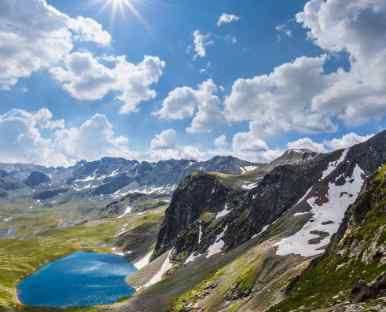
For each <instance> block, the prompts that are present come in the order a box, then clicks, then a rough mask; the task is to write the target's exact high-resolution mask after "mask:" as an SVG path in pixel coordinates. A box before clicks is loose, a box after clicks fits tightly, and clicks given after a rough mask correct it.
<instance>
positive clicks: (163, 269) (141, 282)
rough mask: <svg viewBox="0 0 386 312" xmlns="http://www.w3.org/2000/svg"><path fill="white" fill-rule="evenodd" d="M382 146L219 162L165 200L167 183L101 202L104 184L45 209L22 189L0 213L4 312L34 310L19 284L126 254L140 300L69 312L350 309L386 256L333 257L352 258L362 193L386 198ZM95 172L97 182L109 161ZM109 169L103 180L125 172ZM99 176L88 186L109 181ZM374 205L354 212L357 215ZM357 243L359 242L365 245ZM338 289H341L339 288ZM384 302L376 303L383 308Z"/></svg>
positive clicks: (385, 149)
mask: <svg viewBox="0 0 386 312" xmlns="http://www.w3.org/2000/svg"><path fill="white" fill-rule="evenodd" d="M384 142H386V132H381V133H379V134H378V135H376V136H374V137H373V138H371V139H370V140H369V141H367V142H364V143H361V144H359V145H356V146H353V147H351V148H349V149H346V150H338V151H336V152H332V153H328V154H311V155H312V156H311V157H310V156H307V157H303V156H302V155H301V154H302V153H308V152H307V151H296V152H294V151H292V152H287V153H286V154H284V155H283V156H282V157H281V158H280V159H278V160H277V161H274V162H272V163H271V164H254V165H253V166H249V167H248V169H249V170H246V169H243V168H242V167H240V166H239V167H237V165H234V164H232V162H235V163H237V164H240V163H241V161H238V160H235V159H234V158H223V159H221V160H220V158H216V159H215V160H212V161H209V163H212V164H213V163H215V164H217V165H218V164H219V163H220V164H221V165H220V166H219V167H218V168H216V167H215V166H213V165H212V166H211V167H210V168H208V169H209V170H208V171H201V170H199V171H193V172H191V173H189V174H187V175H186V176H185V175H184V174H183V175H181V177H180V180H179V182H178V186H177V187H176V188H175V190H173V191H166V190H167V188H168V186H169V185H170V181H169V180H165V181H164V182H163V183H165V184H163V185H162V184H158V185H157V189H153V190H152V191H149V192H146V193H144V192H138V190H137V189H130V188H127V186H121V189H118V190H117V191H115V192H114V193H113V194H104V195H95V192H94V190H96V189H99V188H100V184H99V183H100V182H97V183H96V184H95V185H93V186H92V187H91V189H90V190H88V191H87V192H88V193H87V194H89V195H85V194H84V193H83V194H82V196H79V193H78V191H76V190H75V191H66V192H64V193H62V192H59V193H56V194H55V195H53V196H50V197H49V198H48V199H39V200H36V199H34V196H35V195H34V194H35V193H36V191H35V190H32V192H30V193H28V188H26V187H23V188H22V189H23V196H20V197H16V196H15V193H14V192H12V191H10V190H8V193H9V195H8V196H7V197H5V198H3V199H2V204H1V209H0V213H1V222H0V229H2V232H1V233H2V237H1V239H0V270H1V274H0V277H1V281H0V283H1V285H2V287H1V290H0V305H1V306H2V307H4V308H5V309H6V310H5V311H30V310H31V309H32V310H31V311H35V310H36V309H35V310H34V309H33V307H28V306H24V305H23V304H22V303H21V302H19V299H18V296H17V293H16V289H17V285H18V283H19V282H20V281H21V280H22V279H23V278H25V277H26V276H29V275H30V274H32V273H34V272H35V271H36V270H37V269H39V268H41V267H42V266H44V265H45V264H47V263H50V262H51V261H53V260H57V259H60V258H62V257H64V256H68V255H71V254H73V253H75V252H80V251H81V252H82V251H83V252H97V253H115V254H118V255H120V256H123V257H124V258H125V259H126V261H128V262H131V263H132V264H134V265H135V266H136V268H137V269H138V271H137V272H134V273H131V274H130V275H129V276H128V277H127V278H126V283H127V285H129V286H131V287H134V288H135V289H136V291H135V293H134V294H133V295H132V297H130V298H123V299H122V300H120V301H119V302H117V303H114V304H110V305H104V306H103V305H100V306H94V307H86V308H82V309H80V308H78V309H76V308H75V307H74V308H73V309H72V310H71V308H68V309H66V311H86V312H89V311H98V312H99V311H106V312H107V311H111V312H121V311H122V312H123V311H125V312H126V311H133V312H134V311H135V312H139V311H141V312H142V311H143V312H152V311H154V312H159V311H165V312H187V311H189V312H190V311H192V312H193V311H205V312H206V311H208V312H217V311H221V312H223V311H224V312H225V311H290V310H294V309H296V308H297V307H300V308H302V307H303V308H302V309H303V310H304V307H306V310H307V311H308V310H309V311H312V310H314V309H316V308H327V307H329V306H334V304H339V302H346V301H347V300H349V298H350V291H351V289H353V288H354V286H355V285H356V283H358V282H359V281H361V280H365V281H367V282H371V281H373V280H374V279H376V278H377V277H379V276H380V274H382V273H383V272H385V269H386V268H385V267H384V265H383V264H382V263H383V261H384V254H383V252H381V253H379V254H378V253H377V252H375V251H374V250H372V251H371V252H372V253H373V254H374V253H376V254H377V257H378V258H377V260H376V263H377V264H372V263H371V262H370V263H360V262H358V263H357V262H355V261H359V260H355V261H354V260H353V261H354V262H353V263H351V262H349V264H347V265H346V264H345V263H346V262H342V261H347V260H344V259H346V256H343V258H341V256H340V258H336V257H335V256H334V257H331V258H329V257H330V256H329V254H330V253H331V250H332V248H340V249H342V250H344V248H343V247H340V243H339V244H338V243H337V240H339V238H336V237H335V233H336V232H338V234H337V235H338V236H339V235H341V237H345V236H344V235H345V234H343V233H344V231H346V229H347V227H348V226H347V225H346V224H347V222H348V220H349V218H350V217H349V215H348V214H347V211H350V209H356V208H355V207H357V206H358V205H359V206H360V205H361V202H362V201H363V199H362V198H367V197H366V196H367V195H366V194H367V193H366V192H367V191H366V190H362V187H366V188H369V187H372V188H371V189H369V191H368V192H369V194H374V196H377V198H378V197H379V196H383V195H382V194H384V188H383V186H384V174H385V169H384V167H382V165H383V163H384V162H385V160H386V145H385V144H384ZM296 153H300V154H298V155H297V156H296ZM307 155H308V154H307ZM114 162H115V161H113V163H114ZM229 162H230V163H229ZM87 166H88V164H83V165H82V167H87ZM93 166H94V167H93V172H99V171H98V170H101V169H100V168H106V160H103V161H101V162H100V163H97V164H94V165H93ZM95 166H96V167H95ZM99 166H102V167H99ZM108 166H110V164H109V165H108ZM224 166H225V167H224ZM155 167H157V166H155ZM122 168H123V169H122V170H125V169H124V167H122ZM224 168H225V169H224ZM379 168H381V169H379ZM23 170H25V169H23ZM45 170H47V169H45ZM66 170H68V169H66ZM103 170H106V169H103ZM109 170H110V173H109V171H107V172H104V173H103V175H111V172H114V171H116V170H117V169H116V168H115V167H114V166H112V167H109ZM169 170H172V171H173V172H174V171H175V168H174V167H171V168H169ZM87 174H89V172H88V173H87ZM154 174H155V175H157V174H158V172H157V171H156V172H155V173H154ZM10 175H11V176H12V175H13V176H14V177H15V176H18V175H20V173H18V174H16V173H15V172H12V171H10V172H9V173H7V176H8V177H9V176H10ZM97 176H98V174H97V173H96V174H94V175H93V176H92V178H86V180H88V181H91V180H92V179H93V180H96V181H103V179H100V180H98V178H96V177H97ZM367 177H370V178H369V179H370V180H369V181H367V179H368V178H367ZM104 179H108V178H104ZM68 181H75V180H73V179H71V178H70V179H69V180H68ZM151 181H153V180H151ZM154 181H155V179H154ZM158 181H160V180H158ZM365 181H366V182H365ZM374 181H375V182H374ZM45 183H47V182H42V183H39V186H38V187H39V192H40V194H41V193H42V192H45V190H49V189H52V185H50V184H45ZM67 183H72V182H67ZM74 183H79V181H77V182H74ZM88 183H89V182H88ZM102 183H104V182H102ZM157 183H159V182H157ZM369 185H370V186H369ZM373 185H375V186H373ZM146 187H147V188H148V189H149V186H146ZM151 187H155V185H152V186H151ZM136 188H137V186H136ZM15 192H19V190H18V189H17V190H15ZM377 200H378V201H377V203H376V204H375V206H376V207H378V208H377V209H380V210H375V211H374V212H372V211H371V212H369V219H366V218H365V219H364V220H365V221H363V222H365V223H366V227H364V226H361V225H358V226H359V229H358V233H367V231H375V232H374V233H377V234H376V236H377V237H380V240H377V241H376V242H374V244H375V245H374V244H373V245H372V246H374V247H373V248H376V250H383V249H382V248H383V247H382V246H384V243H385V242H384V241H382V239H381V238H382V237H384V236H382V235H384V225H385V221H384V213H383V212H382V209H381V208H382V205H384V202H383V199H382V198H380V199H377ZM359 206H358V207H359ZM350 207H352V208H350ZM366 207H367V206H364V207H363V208H361V206H360V208H357V209H358V211H361V212H360V215H361V216H362V215H363V214H365V215H366V212H365V210H366V209H367V208H366ZM372 215H374V217H370V216H372ZM375 215H376V216H377V217H375ZM367 228H368V229H367ZM339 233H340V234H339ZM370 233H372V232H370ZM374 233H373V234H366V235H370V236H371V237H372V236H374V235H375V234H374ZM382 233H383V234H382ZM342 235H343V236H342ZM350 235H351V234H350ZM361 235H363V234H360V235H359V236H358V239H359V240H363V239H364V237H366V236H361ZM345 239H346V240H347V238H345ZM330 241H331V245H329V243H330ZM336 244H338V245H336ZM360 244H361V243H360ZM360 244H359V245H358V243H357V245H358V246H360ZM333 246H339V247H333ZM355 248H356V247H355ZM340 252H341V251H339V253H340ZM342 252H343V251H342ZM357 253H358V254H362V253H363V251H357ZM367 257H368V256H367ZM337 267H339V268H341V267H344V269H343V268H342V269H337ZM335 270H337V273H334V274H332V275H331V276H330V274H331V273H330V272H331V271H335ZM314 271H315V272H314ZM313 274H316V275H317V276H318V277H319V279H316V280H315V278H314V277H313ZM339 274H340V275H339ZM346 275H349V276H351V278H350V279H344V276H346ZM321 276H323V278H322V277H321ZM335 279H341V280H342V281H343V280H344V283H342V284H336V285H335V286H334V287H335V288H334V287H332V286H331V285H330V284H331V283H334V280H335ZM380 287H383V286H380ZM337 293H339V294H340V295H339V296H340V297H336V296H335V295H336V294H337ZM381 293H382V292H381ZM332 297H334V299H333V298H332ZM335 297H336V298H335ZM312 298H319V299H317V300H314V299H312ZM376 298H377V297H371V298H370V299H371V300H375V301H374V302H375V303H374V304H379V303H378V302H379V301H377V300H378V299H376ZM345 300H346V301H345ZM366 300H367V299H366ZM372 302H373V301H372ZM326 303H328V306H326V305H325V304H326ZM358 304H361V303H358ZM369 304H370V303H369ZM39 309H40V310H39ZM41 309H42V308H38V309H37V311H39V312H40V311H42V310H41ZM74 309H75V310H74ZM303 310H302V311H303ZM47 311H48V310H47ZM50 311H54V310H52V309H51V310H50Z"/></svg>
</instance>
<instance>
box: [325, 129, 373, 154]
mask: <svg viewBox="0 0 386 312" xmlns="http://www.w3.org/2000/svg"><path fill="white" fill-rule="evenodd" d="M372 136H373V134H369V135H364V136H361V135H358V134H356V133H354V132H351V133H348V134H346V135H344V136H342V137H341V138H334V139H332V140H330V141H327V142H325V143H324V144H325V145H326V147H327V148H328V149H330V150H338V149H344V148H348V147H351V146H353V145H356V144H359V143H362V142H365V141H367V140H369V139H370V138H371V137H372Z"/></svg>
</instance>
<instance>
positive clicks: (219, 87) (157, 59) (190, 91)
mask: <svg viewBox="0 0 386 312" xmlns="http://www.w3.org/2000/svg"><path fill="white" fill-rule="evenodd" d="M115 1H117V0H115ZM118 1H119V0H118ZM122 1H123V2H124V1H129V3H130V5H132V6H133V7H135V9H136V10H137V12H138V13H139V14H140V15H141V18H138V17H137V16H135V14H133V12H131V11H130V10H129V9H128V8H126V9H124V10H121V11H119V12H117V14H116V15H115V16H114V17H113V16H112V5H113V4H111V5H107V6H105V5H106V2H107V0H106V1H104V0H82V1H64V0H48V1H45V0H32V1H31V3H32V4H31V5H30V6H29V5H26V6H24V7H23V8H17V7H15V6H17V4H12V1H11V0H6V1H5V4H3V6H8V7H7V9H3V10H2V12H3V13H0V34H3V35H7V34H9V33H11V34H12V33H13V32H14V35H15V36H16V37H15V38H16V39H17V36H19V38H18V40H16V39H15V38H14V39H15V43H12V42H11V43H12V44H11V43H10V44H9V45H8V46H7V44H4V43H3V44H0V55H1V56H3V57H2V59H5V60H6V61H9V62H8V63H7V64H11V65H13V64H16V65H15V66H11V65H8V67H9V68H8V67H6V68H5V70H4V71H5V73H6V74H4V76H5V77H2V76H1V75H0V86H2V90H0V98H1V100H2V101H1V102H2V105H1V106H0V115H2V119H1V118H0V129H1V121H2V120H3V121H4V124H5V125H8V128H9V125H10V124H12V125H14V124H15V120H16V121H17V122H19V124H18V125H19V126H20V122H22V123H23V127H22V128H23V129H24V128H25V129H24V130H23V129H21V128H18V127H19V126H18V127H15V131H13V132H12V131H8V132H10V133H9V134H8V132H5V134H3V135H2V134H0V141H3V143H4V146H6V143H9V142H15V139H16V141H17V142H19V143H14V145H15V149H14V151H13V150H10V151H8V152H7V153H3V155H2V154H1V153H0V161H8V162H9V161H13V160H14V161H22V162H29V161H31V162H38V163H48V164H54V165H56V164H61V163H63V164H66V165H67V164H70V163H73V162H75V161H78V160H80V159H83V158H85V159H90V160H91V159H94V158H98V157H102V156H105V155H107V156H124V157H130V158H143V159H150V160H157V159H162V158H168V157H171V158H209V157H211V156H213V155H215V154H234V155H236V156H239V157H243V158H247V159H250V160H255V161H269V160H271V159H272V158H274V157H276V156H278V155H280V153H281V152H282V151H283V150H285V149H286V148H288V147H292V148H303V147H304V148H312V149H316V150H318V151H329V150H332V149H336V148H341V147H347V146H349V145H350V144H354V143H357V142H360V141H361V140H364V139H366V138H367V137H368V135H371V134H372V133H374V132H376V131H379V130H381V129H383V128H384V122H385V119H384V113H385V111H386V109H385V106H386V103H385V102H384V98H385V97H384V93H382V92H378V91H379V90H381V89H382V87H383V86H379V85H377V83H376V75H375V74H374V79H372V78H373V77H370V78H368V80H369V81H368V82H367V85H366V86H364V85H359V86H356V85H355V83H358V81H359V80H361V79H362V78H366V79H367V76H366V73H365V71H364V70H363V68H364V67H363V68H362V67H361V66H362V64H361V58H363V59H365V57H368V56H369V55H371V56H373V58H374V60H377V63H376V64H375V61H374V68H375V67H376V68H378V69H379V67H380V66H379V64H381V65H382V66H385V67H386V64H385V61H384V58H383V56H382V55H383V52H384V51H385V50H386V48H385V46H384V45H379V46H376V47H371V46H370V44H369V43H368V42H367V39H368V38H372V39H375V40H378V39H382V38H383V39H384V38H385V30H384V29H383V30H381V29H376V27H378V28H379V27H380V26H377V25H382V24H379V23H378V24H376V22H377V18H379V19H380V20H381V19H382V18H383V17H384V14H385V12H384V10H386V9H385V6H384V5H382V1H376V0H373V1H369V2H368V3H366V4H363V5H357V6H351V5H347V1H346V0H330V1H328V3H324V1H322V0H311V1H307V0H299V1H290V0H286V1H280V2H279V1H270V0H259V1H255V0H243V1H239V0H216V1H203V0H194V1H193V0H174V1H166V0H165V1H162V0H122ZM35 4H36V5H35ZM103 6H105V8H104V9H103V10H102V7H103ZM123 6H124V4H123ZM323 6H325V7H324V8H323ZM0 7H1V5H0ZM340 7H342V10H341V11H340V12H341V16H333V14H330V15H326V16H327V17H328V18H329V19H327V22H331V25H337V24H338V25H345V21H346V19H347V20H349V21H350V22H353V20H350V19H351V18H352V16H353V15H354V16H359V17H360V18H357V19H355V21H356V22H357V23H358V25H351V29H349V28H347V29H345V28H344V26H342V27H343V28H340V29H339V31H340V32H342V34H343V35H342V36H341V37H339V36H338V35H337V29H334V28H333V27H325V28H323V27H321V26H320V25H318V21H319V22H320V20H322V18H323V14H326V12H327V13H328V12H329V10H330V11H331V12H333V10H336V9H337V8H340ZM51 10H54V12H55V14H56V15H57V16H55V18H52V17H47V16H49V12H50V11H51ZM368 10H370V11H371V12H373V13H374V16H371V18H370V17H369V16H366V15H365V14H362V13H363V12H367V11H368ZM18 11H22V13H23V14H25V15H24V16H27V18H25V20H24V21H23V20H22V19H21V18H20V16H18V14H16V13H15V12H18ZM303 11H304V12H308V13H310V14H308V15H305V17H303V19H302V18H300V17H299V15H298V17H296V16H297V14H298V13H299V12H303ZM311 13H312V14H311ZM29 14H30V15H29ZM223 14H228V15H229V16H230V15H232V16H233V18H234V20H233V21H231V22H229V23H223V24H222V25H221V26H219V25H218V21H219V18H220V16H222V15H223ZM370 15H371V14H370ZM28 16H29V17H28ZM80 16H81V17H84V18H86V17H87V18H90V19H92V22H90V20H87V21H86V20H85V19H82V20H80V19H79V18H78V17H80ZM229 16H228V17H229ZM34 19H36V21H37V22H36V23H35V22H34ZM318 19H319V20H318ZM3 21H6V22H8V23H9V21H11V22H10V23H11V25H12V26H7V25H9V24H7V23H3ZM74 21H76V22H74ZM355 21H354V22H355ZM40 22H41V23H42V25H43V26H40V28H39V27H38V25H37V24H38V23H40ZM363 22H365V24H364V23H363ZM372 22H373V23H374V25H375V26H374V27H370V26H371V25H370V26H369V27H367V28H366V27H364V25H365V26H366V25H369V24H370V23H372ZM333 23H335V24H333ZM346 24H348V23H346ZM68 25H72V26H68ZM74 25H76V26H74ZM95 25H98V27H99V28H91V26H92V27H95ZM327 26H328V25H327ZM23 27H25V30H24V32H23ZM34 27H36V29H34ZM356 27H358V28H356ZM329 28H330V29H329ZM363 28H365V29H364V30H363ZM18 29H21V31H18ZM27 29H28V31H27ZM30 29H31V35H30V34H29V30H30ZM362 30H363V31H362ZM59 32H60V33H59ZM195 32H196V34H197V37H200V38H199V39H201V40H202V43H203V46H202V47H201V48H202V49H204V54H205V55H201V56H195V54H196V53H197V52H196V50H197V49H199V48H200V47H197V42H196V44H195V43H194V35H193V34H194V33H195ZM334 32H335V34H334ZM350 32H351V33H350ZM67 33H69V34H70V35H69V34H67ZM58 34H60V36H63V39H60V40H61V42H66V40H68V42H66V43H68V46H63V47H60V50H59V48H58V42H55V41H53V42H50V40H51V38H52V37H53V36H57V35H58ZM90 34H92V36H91V35H90ZM45 36H46V37H45ZM69 36H71V37H69ZM20 38H21V39H22V40H21V39H20ZM34 38H47V39H44V42H43V43H39V41H37V42H36V45H42V47H38V48H35V47H34ZM39 40H40V39H39ZM42 40H43V39H42ZM107 41H108V42H107ZM20 42H22V43H20ZM25 42H27V43H25ZM366 44H368V49H367V48H366V49H364V48H363V47H367V46H366ZM50 45H52V46H50ZM71 45H72V46H71ZM11 48H12V49H19V48H20V50H23V51H27V53H30V54H28V55H27V57H26V58H25V59H24V58H23V56H22V55H21V54H20V56H19V54H18V52H16V53H8V51H13V50H11ZM29 49H30V50H31V51H30V52H29ZM50 49H51V50H50ZM56 49H57V51H59V54H60V53H62V54H61V56H60V57H59V56H58V57H56V56H52V60H51V59H49V61H47V62H45V60H44V59H43V60H39V57H41V55H44V54H45V53H47V55H49V56H50V57H51V52H50V51H55V53H56V55H57V54H58V52H57V51H56ZM195 49H196V50H195ZM35 50H36V51H35ZM2 51H3V55H2ZM119 56H124V57H125V58H126V59H125V61H124V64H125V66H126V65H127V64H130V65H128V66H127V67H125V68H124V69H122V71H120V72H119V73H118V71H112V72H108V73H106V72H107V71H109V70H111V69H114V66H116V64H118V63H119V64H121V63H122V62H121V63H120V61H118V58H117V57H119ZM145 56H151V57H153V59H151V64H150V65H149V64H147V63H146V64H144V65H143V67H140V66H139V67H133V66H137V65H138V64H140V63H141V62H143V60H144V58H145ZM103 57H104V58H103ZM354 57H355V59H356V61H355V64H354V61H352V59H353V58H354ZM42 58H43V57H42ZM107 58H110V59H109V60H107ZM30 59H31V60H33V61H31V63H33V62H34V61H35V59H36V62H34V63H33V64H34V65H33V66H32V65H30V64H26V60H30ZM86 59H87V62H89V63H88V65H87V66H88V67H87V68H86V67H83V70H84V72H86V71H88V74H87V75H85V76H84V77H83V76H82V75H83V74H82V73H83V72H82V67H81V65H79V64H81V63H80V62H81V61H82V62H84V61H85V60H86ZM72 61H74V64H78V65H77V66H78V69H76V70H75V69H74V67H71V68H70V65H68V64H69V63H70V62H72ZM75 61H76V62H77V63H76V62H75ZM18 62H19V63H18ZM66 62H67V63H66ZM45 63H47V64H45ZM66 64H67V65H66ZM71 64H72V63H71ZM99 65H101V66H103V69H101V71H103V75H104V76H103V77H102V76H100V77H98V79H99V80H98V81H96V80H92V81H91V78H90V77H92V79H94V77H93V73H95V72H96V71H97V70H96V69H97V66H99ZM82 66H84V64H83V65H82ZM382 66H381V67H382ZM20 68H21V69H23V70H24V71H23V70H20ZM98 68H99V69H100V68H102V67H98ZM134 68H135V70H138V72H136V75H135V76H133V75H134V74H132V70H133V71H134ZM144 68H145V69H144ZM278 68H279V69H278ZM143 69H144V70H149V71H150V73H148V75H149V76H146V75H147V74H146V73H144V72H143V71H142V70H143ZM18 70H20V71H19V72H18ZM124 70H125V71H126V72H123V71H124ZM12 71H15V72H16V73H13V72H12ZM319 71H322V72H319ZM309 73H313V74H312V75H311V74H309ZM7 75H8V76H7ZM69 75H71V77H70V78H69ZM101 75H102V74H101ZM267 75H268V76H267ZM309 75H310V76H309ZM361 75H363V77H362V76H361ZM372 75H373V74H372ZM380 75H381V73H380ZM81 76H82V77H81ZM117 76H119V77H121V78H119V79H117V81H115V80H114V79H115V78H116V77H117ZM10 77H12V78H13V81H12V82H10V81H11V78H10ZM15 77H16V78H15ZM149 77H151V78H149ZM141 79H143V80H144V81H145V80H146V79H150V80H151V82H149V83H141V84H140V85H137V81H138V80H141ZM248 79H250V80H248ZM112 80H114V82H113V83H112V82H111V81H112ZM118 80H119V81H118ZM126 80H128V81H130V82H129V83H128V84H129V87H127V86H126V85H125V81H126ZM74 81H76V84H75V85H71V86H70V87H68V85H69V84H72V83H73V82H74ZM101 81H102V82H101ZM351 81H352V83H351ZM203 83H204V84H203ZM205 83H206V84H205ZM201 84H202V89H201V91H199V90H198V89H199V86H200V85H201ZM66 85H67V87H66ZM204 85H205V88H206V89H205V90H204ZM236 85H239V86H240V89H238V90H235V86H236ZM347 86H351V87H350V88H349V90H346V88H347ZM69 88H70V89H71V88H75V89H71V90H72V91H71V90H70V91H69ZM85 88H86V89H87V88H89V89H88V90H85ZM183 88H184V89H183ZM232 88H233V89H232ZM297 88H299V90H297ZM295 89H296V90H295ZM106 90H107V91H106ZM353 90H359V91H361V92H359V91H358V92H359V93H360V94H358V93H357V94H352V93H353V92H352V91H353ZM173 91H175V92H173ZM362 91H363V92H362ZM99 92H100V93H99ZM124 92H126V93H125V95H126V96H127V97H126V101H128V100H127V98H130V99H132V98H133V97H138V96H140V97H141V99H140V100H138V101H136V103H135V105H134V106H135V107H136V109H133V108H132V106H133V105H132V100H131V102H130V103H131V104H130V105H131V106H130V107H131V108H130V109H129V111H127V110H126V111H125V112H124V113H122V111H121V112H120V110H121V107H122V106H123V104H122V102H123V101H120V100H117V99H116V96H119V95H122V94H123V93H124ZM149 92H152V94H151V95H149ZM369 92H372V93H373V95H374V94H376V95H377V98H374V97H373V96H369V94H368V93H369ZM153 93H154V94H153ZM138 94H140V95H138ZM352 99H355V101H358V103H354V102H355V101H353V100H352ZM167 103H169V104H167ZM170 103H171V104H170ZM202 103H204V104H202ZM168 105H169V106H168ZM295 106H296V107H295ZM43 108H44V109H47V111H48V112H49V113H48V115H49V116H48V117H47V116H46V117H45V118H46V119H47V120H50V121H51V122H54V121H61V122H62V123H63V124H64V125H63V124H62V125H61V126H60V127H56V126H55V127H51V126H49V127H47V126H42V125H41V124H39V122H40V121H35V119H36V117H35V115H36V112H39V110H41V109H43ZM364 108H365V109H364ZM14 109H18V111H17V113H15V111H13V113H12V114H11V116H9V113H10V112H12V110H14ZM162 109H163V110H162ZM176 109H178V110H184V109H187V110H188V111H185V112H182V111H181V112H178V113H177V115H178V116H177V115H176V114H174V115H173V113H172V110H174V111H175V110H176ZM159 111H163V112H164V113H163V114H161V115H162V117H161V116H160V115H156V114H155V112H159ZM287 112H288V113H287ZM23 113H28V114H30V115H29V116H28V117H26V115H25V114H24V115H23ZM96 114H97V115H96ZM21 115H23V116H22V117H21ZM46 115H47V113H46ZM197 115H199V116H198V117H197ZM215 115H218V116H215ZM260 115H261V116H264V118H260V117H259V116H260ZM95 116H99V117H101V116H103V118H94V117H95ZM173 116H174V117H173ZM219 116H220V117H219ZM362 117H363V118H362ZM23 118H24V119H23ZM93 118H94V119H93ZM11 119H12V120H11ZM102 119H103V121H101V123H102V124H103V125H101V124H98V123H97V122H95V123H90V122H89V123H88V124H87V121H90V120H93V121H95V120H99V121H98V122H100V120H102ZM195 119H196V121H194V120H195ZM31 120H34V121H31ZM39 120H40V119H39ZM192 120H193V123H195V126H191V125H192ZM5 122H7V123H5ZM12 122H13V123H12ZM25 124H28V125H27V126H25ZM82 125H83V126H84V127H83V128H82ZM87 125H88V126H89V128H93V129H95V131H94V130H92V129H91V130H90V131H89V132H87V135H86V134H84V133H83V132H82V131H84V132H86V130H87V131H88V130H89V128H87V127H86V126H87ZM106 127H107V130H106ZM27 128H28V129H27ZM189 128H191V129H193V130H187V129H189ZM82 129H83V130H82ZM84 129H86V130H84ZM23 131H27V133H28V134H27V135H26V134H25V133H23ZM93 131H94V132H93ZM98 131H101V133H103V134H102V135H101V134H100V133H98ZM106 131H107V132H109V133H107V132H106ZM35 132H36V133H35ZM31 133H32V134H31ZM91 133H95V137H93V136H92V135H91ZM106 133H107V134H106ZM6 135H8V137H7V136H6ZM1 136H2V137H3V138H2V139H1ZM20 136H22V137H23V138H28V136H31V137H30V138H29V139H28V142H30V141H31V140H32V141H33V144H32V145H26V147H25V148H21V146H20V145H22V143H21V142H23V139H21V138H20ZM224 136H225V138H226V140H225V138H224ZM101 137H103V138H104V139H103V140H102V139H101ZM216 138H217V141H216ZM334 138H335V141H333V139H334ZM18 139H20V140H19V141H18ZM84 139H85V140H86V141H87V144H89V145H87V144H84V142H83V141H82V140H84ZM26 140H27V139H26ZM61 140H64V141H61ZM35 141H36V142H35ZM90 141H95V142H94V144H91V143H90ZM215 142H217V144H215ZM334 142H335V143H334ZM16 145H19V146H16ZM54 145H55V146H57V147H55V148H53V147H52V146H54ZM100 145H104V147H103V148H102V147H100ZM47 146H50V147H47ZM63 146H65V148H64V147H63ZM84 146H89V149H94V148H95V149H98V151H93V152H88V151H87V150H86V148H85V147H84ZM0 147H2V144H1V143H0ZM99 147H100V148H99ZM27 148H29V149H31V150H32V149H36V151H34V152H33V153H30V151H28V150H26V149H27ZM39 149H43V151H42V150H39ZM39 154H40V155H41V154H44V155H45V156H44V157H43V158H42V157H41V156H39ZM55 155H56V156H55ZM53 158H55V159H56V160H53Z"/></svg>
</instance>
